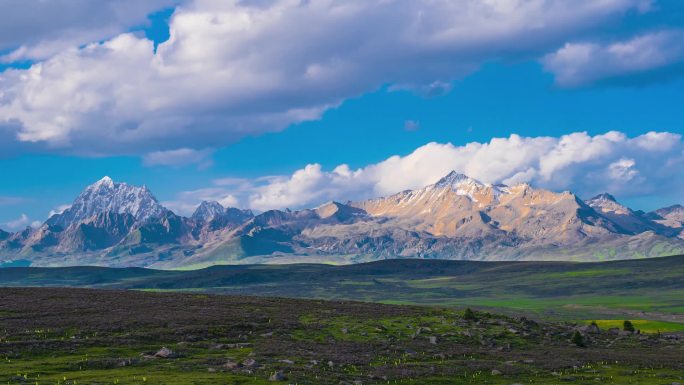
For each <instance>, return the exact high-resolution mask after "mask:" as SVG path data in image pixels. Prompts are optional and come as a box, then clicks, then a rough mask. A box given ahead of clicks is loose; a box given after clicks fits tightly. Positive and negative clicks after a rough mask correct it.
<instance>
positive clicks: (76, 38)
mask: <svg viewBox="0 0 684 385" xmlns="http://www.w3.org/2000/svg"><path fill="white" fill-rule="evenodd" d="M177 2H178V1H176V0H145V1H138V0H99V1H90V0H51V1H38V0H4V1H3V2H2V3H0V52H3V51H5V52H8V53H6V54H4V55H3V56H0V61H1V62H14V61H20V60H36V59H45V58H48V57H50V56H52V55H54V54H57V53H58V52H60V51H63V50H64V49H68V48H74V47H78V46H81V45H83V44H87V43H92V42H94V41H101V40H105V39H108V38H111V37H113V36H116V35H118V34H120V33H122V32H125V31H126V30H128V29H130V28H131V27H135V26H139V25H143V24H145V23H146V21H147V16H148V15H149V14H150V13H152V12H154V11H156V10H159V9H162V8H165V7H170V6H173V5H174V4H175V3H177Z"/></svg>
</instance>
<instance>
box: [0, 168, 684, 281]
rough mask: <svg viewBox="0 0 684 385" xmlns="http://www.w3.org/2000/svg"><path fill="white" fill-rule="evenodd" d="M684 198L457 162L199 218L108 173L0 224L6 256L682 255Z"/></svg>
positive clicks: (164, 259) (214, 207)
mask: <svg viewBox="0 0 684 385" xmlns="http://www.w3.org/2000/svg"><path fill="white" fill-rule="evenodd" d="M683 229H684V207H682V206H680V205H676V206H671V207H666V208H662V209H659V210H656V211H653V212H649V213H645V212H643V211H634V210H632V209H630V208H628V207H626V206H624V205H621V204H620V203H619V202H618V201H617V200H616V199H615V198H614V197H613V196H611V195H610V194H607V193H604V194H600V195H598V196H596V197H594V198H591V199H589V200H586V201H585V200H582V199H580V198H579V197H577V195H575V194H573V193H571V192H568V191H565V192H560V193H558V192H552V191H548V190H543V189H536V188H533V187H532V186H530V185H528V184H517V185H514V186H506V185H490V184H485V183H481V182H479V181H477V180H475V179H473V178H470V177H468V176H466V175H463V174H458V173H456V172H452V173H450V174H449V175H447V176H445V177H444V178H442V179H440V180H439V181H437V183H435V184H432V185H429V186H426V187H424V188H421V189H418V190H408V191H402V192H400V193H397V194H394V195H391V196H387V197H382V198H376V199H369V200H364V201H356V202H352V201H349V202H346V203H339V202H329V203H326V204H323V205H321V206H319V207H316V208H313V209H303V210H297V211H292V210H289V209H286V210H270V211H266V212H263V213H259V214H256V215H255V214H254V213H253V212H252V211H250V210H241V209H237V208H225V207H223V206H221V205H220V204H219V203H218V202H202V203H201V204H200V205H199V206H198V207H197V209H196V211H195V212H194V214H193V215H192V216H191V217H183V216H179V215H177V214H175V213H174V212H172V211H171V210H169V209H167V208H165V207H164V206H163V205H162V204H161V203H160V202H159V201H158V200H157V199H156V198H155V197H154V195H153V194H152V192H151V191H150V190H149V189H148V188H147V187H145V186H143V187H137V186H132V185H128V184H126V183H116V182H114V181H113V180H112V179H111V178H109V177H105V178H103V179H101V180H99V181H97V182H96V183H94V184H92V185H90V186H88V187H87V188H86V189H85V190H84V191H83V192H82V193H81V194H80V195H79V196H78V197H77V198H76V200H75V201H74V202H73V203H72V205H71V206H70V207H69V208H68V209H66V210H65V211H63V212H62V213H60V214H56V215H53V216H52V217H50V218H49V219H48V220H47V221H46V222H45V223H44V224H42V225H41V226H40V227H38V228H30V227H29V228H26V229H25V230H23V231H19V232H17V233H7V232H4V231H0V263H2V265H4V266H16V265H23V266H26V265H31V266H73V265H98V266H111V267H124V266H139V267H154V268H199V267H206V266H211V265H215V264H246V263H290V262H325V263H356V262H367V261H373V260H378V259H390V258H429V259H467V260H572V261H575V260H576V261H599V260H610V259H631V258H644V257H657V256H665V255H674V254H682V253H684V231H683Z"/></svg>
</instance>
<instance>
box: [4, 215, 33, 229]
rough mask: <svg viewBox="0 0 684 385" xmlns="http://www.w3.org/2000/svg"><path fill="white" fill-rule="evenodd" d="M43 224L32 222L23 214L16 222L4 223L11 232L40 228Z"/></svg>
mask: <svg viewBox="0 0 684 385" xmlns="http://www.w3.org/2000/svg"><path fill="white" fill-rule="evenodd" d="M41 224H42V223H41V222H40V221H31V219H30V218H29V217H28V216H27V215H26V214H21V216H20V217H19V218H17V219H15V220H12V221H9V222H7V223H4V227H5V228H7V229H8V230H10V231H16V230H21V229H23V228H25V227H27V226H31V227H34V228H36V227H39V226H40V225H41Z"/></svg>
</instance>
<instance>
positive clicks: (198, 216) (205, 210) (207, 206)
mask: <svg viewBox="0 0 684 385" xmlns="http://www.w3.org/2000/svg"><path fill="white" fill-rule="evenodd" d="M225 212H226V209H225V207H223V206H222V205H221V204H220V203H218V202H216V201H203V202H202V203H200V205H199V206H197V209H196V210H195V212H194V213H193V214H192V219H195V220H199V221H204V222H207V221H210V220H212V219H214V218H216V217H218V216H221V215H223V214H225Z"/></svg>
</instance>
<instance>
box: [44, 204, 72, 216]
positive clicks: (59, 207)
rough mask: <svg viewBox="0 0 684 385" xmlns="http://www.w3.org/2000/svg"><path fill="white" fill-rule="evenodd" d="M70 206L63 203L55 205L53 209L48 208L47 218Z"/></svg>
mask: <svg viewBox="0 0 684 385" xmlns="http://www.w3.org/2000/svg"><path fill="white" fill-rule="evenodd" d="M69 208H71V205H70V204H63V205H59V206H57V207H55V208H54V209H52V210H50V212H49V213H48V218H50V217H52V216H53V215H57V214H61V213H63V212H65V211H66V210H68V209H69Z"/></svg>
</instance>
